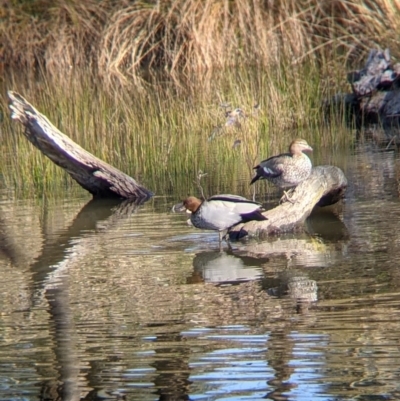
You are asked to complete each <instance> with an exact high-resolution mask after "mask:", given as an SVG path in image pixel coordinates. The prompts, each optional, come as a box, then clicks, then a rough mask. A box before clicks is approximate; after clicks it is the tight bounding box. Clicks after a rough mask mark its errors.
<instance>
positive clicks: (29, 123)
mask: <svg viewBox="0 0 400 401" xmlns="http://www.w3.org/2000/svg"><path fill="white" fill-rule="evenodd" d="M8 96H9V98H10V104H9V107H10V110H11V118H12V119H14V120H17V121H19V122H20V123H21V124H22V125H24V127H25V131H24V135H25V137H26V138H27V139H28V140H29V141H30V142H31V143H32V144H33V145H34V146H35V147H36V148H38V149H39V150H40V151H41V152H42V153H43V154H44V155H45V156H47V157H48V158H49V159H50V160H51V161H52V162H54V163H55V164H56V165H57V166H60V167H61V168H63V169H64V170H65V171H66V172H67V173H68V174H69V175H70V176H71V177H72V178H73V179H74V180H75V181H77V182H78V184H79V185H80V186H81V187H83V188H84V189H86V190H87V191H89V192H90V193H91V194H92V195H93V197H94V198H122V199H142V200H147V199H149V198H150V197H152V196H153V193H152V192H151V191H149V190H147V189H146V188H144V187H143V186H141V185H140V184H139V183H137V182H136V181H135V180H134V179H133V178H132V177H129V176H128V175H126V174H125V173H123V172H122V171H119V170H118V169H117V168H115V167H113V166H111V165H109V164H108V163H106V162H104V161H102V160H100V159H99V158H97V157H96V156H94V155H92V154H91V153H89V152H87V151H86V150H84V149H83V148H81V147H80V146H79V145H78V144H77V143H75V142H74V141H72V140H71V139H70V138H69V137H68V136H66V135H64V134H63V133H62V132H61V131H59V130H58V129H57V128H56V127H55V126H54V125H53V124H52V123H51V122H50V121H49V120H48V119H47V118H46V116H44V115H43V114H41V113H40V112H39V111H37V110H36V109H35V108H34V107H33V106H32V105H31V104H30V103H29V102H28V101H27V100H25V99H24V98H23V97H22V96H21V95H19V94H18V93H16V92H13V91H9V92H8Z"/></svg>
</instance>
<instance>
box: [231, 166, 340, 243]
mask: <svg viewBox="0 0 400 401" xmlns="http://www.w3.org/2000/svg"><path fill="white" fill-rule="evenodd" d="M346 187H347V179H346V177H345V175H344V173H343V171H342V170H341V169H340V168H338V167H335V166H317V167H314V168H313V169H312V172H311V175H310V176H309V177H308V178H307V179H306V180H305V181H303V182H302V183H300V184H299V185H298V186H297V187H296V188H295V189H294V191H293V192H292V193H291V194H290V200H286V201H285V202H284V203H282V204H280V205H279V206H277V207H275V208H274V209H271V210H268V211H267V212H265V213H263V214H264V215H265V216H266V217H267V218H268V220H264V221H250V222H248V223H245V224H238V225H237V226H235V227H233V228H232V229H231V230H230V232H229V237H230V238H231V239H239V238H243V237H245V236H247V235H248V236H252V237H259V238H265V237H268V236H270V235H275V234H281V233H286V232H296V231H304V222H305V220H306V219H307V217H308V216H309V215H310V214H311V212H312V210H313V209H314V207H315V206H320V207H323V206H328V205H333V204H335V203H336V202H338V201H339V200H340V199H341V198H342V197H343V194H344V192H345V191H346Z"/></svg>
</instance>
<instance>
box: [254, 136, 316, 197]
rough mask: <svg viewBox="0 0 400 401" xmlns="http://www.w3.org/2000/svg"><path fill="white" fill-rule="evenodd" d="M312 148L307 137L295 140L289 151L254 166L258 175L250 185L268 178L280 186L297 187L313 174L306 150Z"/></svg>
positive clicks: (309, 150)
mask: <svg viewBox="0 0 400 401" xmlns="http://www.w3.org/2000/svg"><path fill="white" fill-rule="evenodd" d="M312 150H313V149H312V147H311V146H310V145H309V144H308V143H307V141H306V140H305V139H301V138H297V139H295V140H293V141H292V142H291V143H290V145H289V153H282V154H280V155H277V156H272V157H270V158H269V159H266V160H263V161H262V162H261V163H260V164H258V165H257V166H255V167H254V170H256V175H255V176H254V177H253V179H252V180H251V183H250V185H251V184H254V183H255V182H256V181H258V180H262V179H266V180H268V181H270V182H272V183H273V184H275V185H276V186H278V187H279V188H283V189H285V188H293V187H296V186H297V185H299V184H300V183H301V182H302V181H304V180H305V179H306V178H308V176H309V175H310V174H311V169H312V163H311V160H310V158H309V157H308V156H307V155H306V154H305V153H304V152H312ZM285 194H286V193H285Z"/></svg>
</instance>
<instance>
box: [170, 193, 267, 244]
mask: <svg viewBox="0 0 400 401" xmlns="http://www.w3.org/2000/svg"><path fill="white" fill-rule="evenodd" d="M185 209H186V210H187V211H189V212H191V216H190V221H191V223H192V224H193V226H194V227H196V228H201V229H204V230H214V231H218V233H219V246H220V249H222V239H223V237H224V236H225V237H226V234H227V233H228V230H229V229H230V228H231V227H233V226H235V225H236V224H239V223H244V222H247V221H251V220H258V221H262V220H267V218H266V217H265V216H264V215H263V214H262V209H261V205H260V204H259V203H257V202H253V201H250V200H248V199H246V198H244V197H242V196H238V195H214V196H211V197H210V198H208V199H207V200H204V201H201V200H200V199H198V198H196V197H194V196H189V197H188V198H186V199H185V200H184V201H183V203H182V204H178V205H175V206H174V208H173V210H174V211H182V210H185ZM228 245H229V242H228Z"/></svg>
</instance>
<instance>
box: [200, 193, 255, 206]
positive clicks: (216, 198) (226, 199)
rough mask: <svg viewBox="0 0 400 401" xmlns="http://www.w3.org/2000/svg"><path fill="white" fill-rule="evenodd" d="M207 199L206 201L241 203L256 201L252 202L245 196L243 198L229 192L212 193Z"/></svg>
mask: <svg viewBox="0 0 400 401" xmlns="http://www.w3.org/2000/svg"><path fill="white" fill-rule="evenodd" d="M207 201H208V202H210V201H220V202H232V203H243V202H250V203H256V202H252V201H250V200H248V199H247V198H245V197H243V196H240V195H231V194H222V195H213V196H211V197H210V198H208V199H207ZM256 204H257V203H256Z"/></svg>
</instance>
